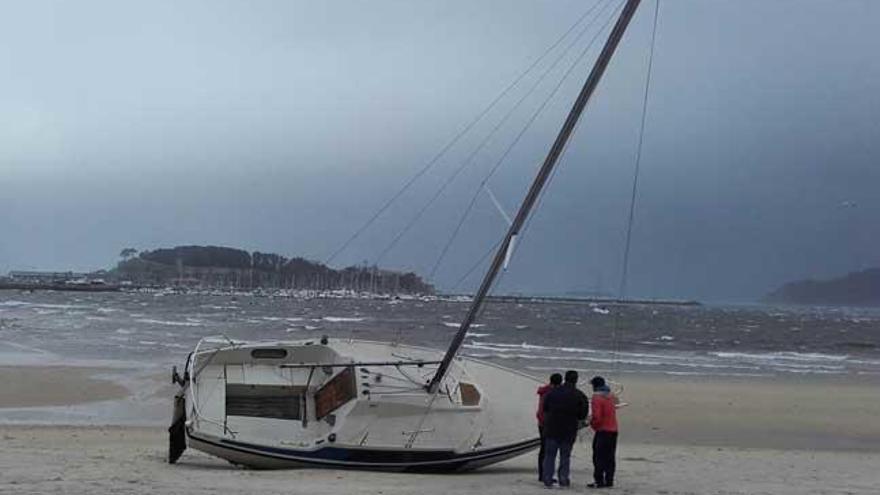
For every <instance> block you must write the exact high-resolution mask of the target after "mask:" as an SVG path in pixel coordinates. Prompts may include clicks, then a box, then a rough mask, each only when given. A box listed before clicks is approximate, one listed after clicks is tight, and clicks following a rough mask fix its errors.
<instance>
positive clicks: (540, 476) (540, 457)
mask: <svg viewBox="0 0 880 495" xmlns="http://www.w3.org/2000/svg"><path fill="white" fill-rule="evenodd" d="M538 436H539V437H540V438H541V447H540V448H539V449H538V481H544V427H543V426H539V427H538Z"/></svg>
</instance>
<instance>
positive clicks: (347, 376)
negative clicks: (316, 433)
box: [315, 368, 357, 420]
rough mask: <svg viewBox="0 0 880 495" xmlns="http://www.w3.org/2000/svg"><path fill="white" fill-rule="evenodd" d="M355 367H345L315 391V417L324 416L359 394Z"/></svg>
mask: <svg viewBox="0 0 880 495" xmlns="http://www.w3.org/2000/svg"><path fill="white" fill-rule="evenodd" d="M356 387H357V384H356V383H355V377H354V368H345V369H344V370H342V371H340V372H339V373H338V374H337V375H336V376H334V377H333V378H331V379H330V381H328V382H327V383H325V384H324V386H323V387H321V388H320V390H318V391H317V392H316V393H315V417H316V418H318V419H319V420H320V419H323V418H324V416H326V415H328V414H330V413H331V412H333V411H335V410H336V409H337V408H339V407H340V406H342V405H343V404H345V403H346V402H348V401H350V400H352V399H354V398H355V397H356V396H357V390H356Z"/></svg>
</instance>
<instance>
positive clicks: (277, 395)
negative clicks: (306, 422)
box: [226, 384, 304, 419]
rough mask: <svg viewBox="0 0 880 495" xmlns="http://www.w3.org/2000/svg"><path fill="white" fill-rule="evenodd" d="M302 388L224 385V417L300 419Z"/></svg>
mask: <svg viewBox="0 0 880 495" xmlns="http://www.w3.org/2000/svg"><path fill="white" fill-rule="evenodd" d="M303 391H304V390H303V387H293V386H289V385H240V384H227V385H226V415H227V416H248V417H253V418H272V419H302V405H303V399H304V398H303Z"/></svg>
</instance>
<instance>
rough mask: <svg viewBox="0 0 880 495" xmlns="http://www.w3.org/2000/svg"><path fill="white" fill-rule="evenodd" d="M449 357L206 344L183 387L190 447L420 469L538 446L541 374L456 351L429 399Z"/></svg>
mask: <svg viewBox="0 0 880 495" xmlns="http://www.w3.org/2000/svg"><path fill="white" fill-rule="evenodd" d="M441 354H442V353H441V351H438V350H434V349H426V348H421V347H412V346H402V345H394V344H389V343H381V342H365V341H347V340H343V341H337V340H333V341H327V340H323V341H321V342H320V343H319V342H315V341H301V342H277V343H259V344H243V343H230V344H227V345H225V346H221V347H217V348H212V349H203V348H202V349H200V348H197V350H196V352H194V354H193V355H192V357H191V359H190V361H189V363H188V366H187V374H188V375H187V378H188V379H187V380H185V383H184V387H183V390H182V392H183V396H184V397H185V400H186V407H185V410H186V428H185V435H186V441H187V444H188V446H189V447H192V448H195V449H197V450H200V451H203V452H206V453H209V454H212V455H215V456H217V457H220V458H223V459H226V460H228V461H230V462H232V463H235V464H240V465H243V466H248V467H251V468H257V469H279V468H296V467H327V468H356V469H377V470H390V471H420V472H424V471H431V472H438V471H442V472H451V471H464V470H471V469H476V468H479V467H483V466H486V465H489V464H494V463H497V462H501V461H504V460H507V459H510V458H512V457H516V456H518V455H521V454H524V453H526V452H529V451H531V450H534V449H536V448H538V447H539V440H538V438H537V435H536V433H537V431H536V428H535V426H534V416H533V412H534V401H535V395H534V394H535V386H536V385H537V381H536V380H535V379H534V378H532V377H530V376H528V375H525V374H523V373H520V372H517V371H515V370H510V369H506V368H502V367H500V366H497V365H494V364H491V363H486V362H482V361H478V360H472V359H466V358H459V359H456V361H455V363H454V366H453V367H452V369H451V371H450V373H448V375H447V378H445V379H444V382H443V386H442V387H441V388H440V390H439V391H438V393H436V394H429V393H428V392H427V390H426V388H425V385H426V384H427V381H428V380H429V378H430V376H432V375H433V370H434V369H436V360H437V359H439V356H440V355H441Z"/></svg>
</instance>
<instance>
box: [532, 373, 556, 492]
mask: <svg viewBox="0 0 880 495" xmlns="http://www.w3.org/2000/svg"><path fill="white" fill-rule="evenodd" d="M560 385H562V375H561V374H559V373H553V374H552V375H550V383H547V384H544V385H541V386H540V387H538V411H537V412H536V413H535V417H536V418H537V419H538V435H539V436H540V437H541V447H540V448H539V449H538V481H544V397H546V396H547V393H548V392H550V391H551V390H553V388H554V387H558V386H560ZM550 477H551V478H552V477H553V474H552V473H551V474H550Z"/></svg>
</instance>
